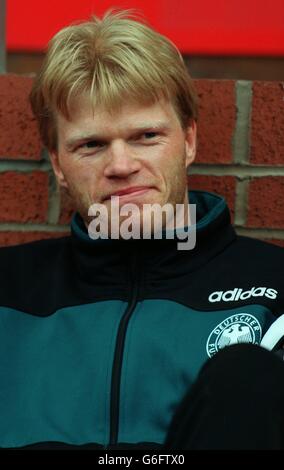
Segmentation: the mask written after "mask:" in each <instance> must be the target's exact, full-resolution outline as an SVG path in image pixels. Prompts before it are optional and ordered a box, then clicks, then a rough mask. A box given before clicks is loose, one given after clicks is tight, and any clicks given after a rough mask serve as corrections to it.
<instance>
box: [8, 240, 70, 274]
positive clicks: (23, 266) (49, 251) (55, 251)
mask: <svg viewBox="0 0 284 470" xmlns="http://www.w3.org/2000/svg"><path fill="white" fill-rule="evenodd" d="M70 238H71V237H70V236H67V237H61V238H56V239H47V240H38V241H35V242H30V243H25V244H23V245H16V246H9V247H2V248H0V266H1V271H0V273H1V274H2V275H4V276H5V275H6V274H7V272H9V271H10V270H13V272H14V273H15V271H16V272H18V273H20V272H21V271H24V272H25V273H26V275H27V274H28V271H30V270H31V269H32V268H33V267H36V266H38V265H41V266H43V265H44V264H46V263H48V264H51V263H52V262H53V261H54V260H55V259H56V258H58V256H60V255H61V254H62V253H63V252H65V251H66V250H68V247H69V245H70ZM1 274H0V275H1Z"/></svg>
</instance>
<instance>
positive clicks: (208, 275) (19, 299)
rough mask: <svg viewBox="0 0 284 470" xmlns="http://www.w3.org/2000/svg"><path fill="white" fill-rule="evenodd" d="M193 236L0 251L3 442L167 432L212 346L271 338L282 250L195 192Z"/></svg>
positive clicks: (100, 441)
mask: <svg viewBox="0 0 284 470" xmlns="http://www.w3.org/2000/svg"><path fill="white" fill-rule="evenodd" d="M189 197H190V203H191V204H197V224H196V230H197V232H196V241H197V243H196V246H195V248H194V249H192V250H178V249H177V240H176V239H165V238H164V239H161V240H154V239H153V240H133V239H132V240H110V239H109V240H102V239H99V240H92V239H90V238H89V236H88V232H87V230H86V228H85V227H84V225H83V222H82V219H81V218H80V216H79V215H78V214H77V215H75V216H74V218H73V221H72V224H71V232H72V233H71V236H68V237H64V238H60V239H56V240H54V239H53V240H43V241H39V242H32V243H28V244H25V245H22V246H15V247H6V248H2V249H1V250H0V266H1V269H0V286H1V288H0V358H1V360H0V447H4V448H18V447H25V446H31V447H35V448H37V447H39V448H45V447H46V448H53V447H62V448H63V447H64V446H66V447H68V446H83V447H84V446H90V447H92V448H96V447H98V448H115V447H116V446H118V447H119V446H120V445H121V446H122V445H129V446H131V445H133V446H136V447H139V446H143V445H146V446H147V445H150V446H151V445H157V446H158V445H160V444H162V443H163V441H164V439H165V436H166V433H167V429H168V427H169V424H170V422H171V419H172V417H173V415H174V413H175V410H176V409H177V406H178V404H179V403H180V401H181V400H182V398H183V396H184V395H185V393H186V392H187V390H188V389H189V387H190V386H191V384H192V383H193V381H194V380H195V379H196V377H197V374H198V372H199V370H200V368H201V366H202V365H203V364H204V363H205V361H206V360H208V359H209V357H212V356H213V355H214V354H215V353H216V352H217V351H218V350H220V349H222V348H223V347H226V346H227V345H229V344H233V343H238V342H250V343H256V344H260V343H261V342H262V344H263V345H264V346H265V347H267V348H269V349H277V348H278V347H279V345H280V344H281V337H282V332H281V331H283V332H284V322H283V318H284V317H283V318H282V315H283V313H284V282H283V265H284V250H283V249H282V248H280V247H276V246H274V245H271V244H267V243H264V242H261V241H258V240H254V239H249V238H246V237H241V236H237V235H236V233H235V231H234V229H233V227H232V225H231V224H230V216H229V210H228V208H227V206H226V203H225V201H224V199H223V198H221V197H219V196H216V195H214V194H210V193H206V192H200V191H193V192H190V196H189Z"/></svg>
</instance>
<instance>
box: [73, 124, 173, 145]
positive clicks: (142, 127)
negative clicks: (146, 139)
mask: <svg viewBox="0 0 284 470" xmlns="http://www.w3.org/2000/svg"><path fill="white" fill-rule="evenodd" d="M169 128H170V123H169V122H166V121H158V122H157V121H156V122H141V123H139V124H136V125H135V127H130V128H128V129H127V130H126V133H127V134H135V133H137V132H142V131H147V130H150V129H151V130H160V131H162V130H164V131H166V130H168V129H169ZM91 140H97V141H98V142H102V141H106V140H107V137H106V136H104V135H103V134H96V133H94V132H92V133H91V134H84V133H82V134H78V135H75V136H74V137H71V138H70V139H68V140H67V141H66V144H65V145H66V148H67V149H71V148H73V147H74V145H76V144H77V143H79V142H85V141H91Z"/></svg>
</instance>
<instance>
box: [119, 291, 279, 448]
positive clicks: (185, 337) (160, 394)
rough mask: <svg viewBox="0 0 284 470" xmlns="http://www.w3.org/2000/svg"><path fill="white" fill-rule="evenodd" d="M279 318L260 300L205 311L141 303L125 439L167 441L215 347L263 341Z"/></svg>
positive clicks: (131, 351)
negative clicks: (178, 411) (177, 413)
mask: <svg viewBox="0 0 284 470" xmlns="http://www.w3.org/2000/svg"><path fill="white" fill-rule="evenodd" d="M273 320H274V318H273V316H272V314H271V312H270V311H269V310H268V309H266V308H265V307H263V306H260V305H247V306H242V307H240V308H235V309H232V310H222V311H215V312H210V311H208V312H200V311H195V310H192V309H190V308H188V307H186V306H183V305H180V304H177V303H175V302H172V301H167V300H164V301H161V300H148V301H144V302H142V303H140V304H138V305H137V308H136V310H135V312H134V314H133V315H132V317H131V319H130V323H129V327H128V331H127V336H126V342H125V356H124V364H123V369H122V382H121V395H120V397H121V409H120V428H119V442H129V443H135V442H143V441H145V438H147V441H150V442H157V443H163V442H164V439H165V436H166V431H167V428H168V426H169V423H170V420H171V418H172V416H173V414H174V411H175V410H176V407H177V405H178V403H179V401H180V400H181V399H182V397H183V396H184V394H185V393H186V391H187V390H188V388H189V386H190V385H191V384H192V382H193V381H194V379H195V378H196V376H197V374H198V372H199V370H200V368H201V366H202V364H203V363H204V362H205V361H206V360H207V359H208V357H209V356H210V355H213V353H214V348H215V349H216V351H217V349H220V348H222V347H224V346H225V345H226V344H229V343H230V341H232V343H233V342H253V343H257V344H259V342H260V340H261V336H262V333H265V331H266V330H267V328H268V327H269V326H270V324H271V323H272V322H273ZM216 351H215V352H216Z"/></svg>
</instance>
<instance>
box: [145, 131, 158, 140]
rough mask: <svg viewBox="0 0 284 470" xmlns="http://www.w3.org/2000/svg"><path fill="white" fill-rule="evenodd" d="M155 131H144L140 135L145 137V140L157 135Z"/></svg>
mask: <svg viewBox="0 0 284 470" xmlns="http://www.w3.org/2000/svg"><path fill="white" fill-rule="evenodd" d="M157 135H158V134H157V132H144V133H143V134H142V137H145V139H146V140H150V139H154V138H155V137H157Z"/></svg>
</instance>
